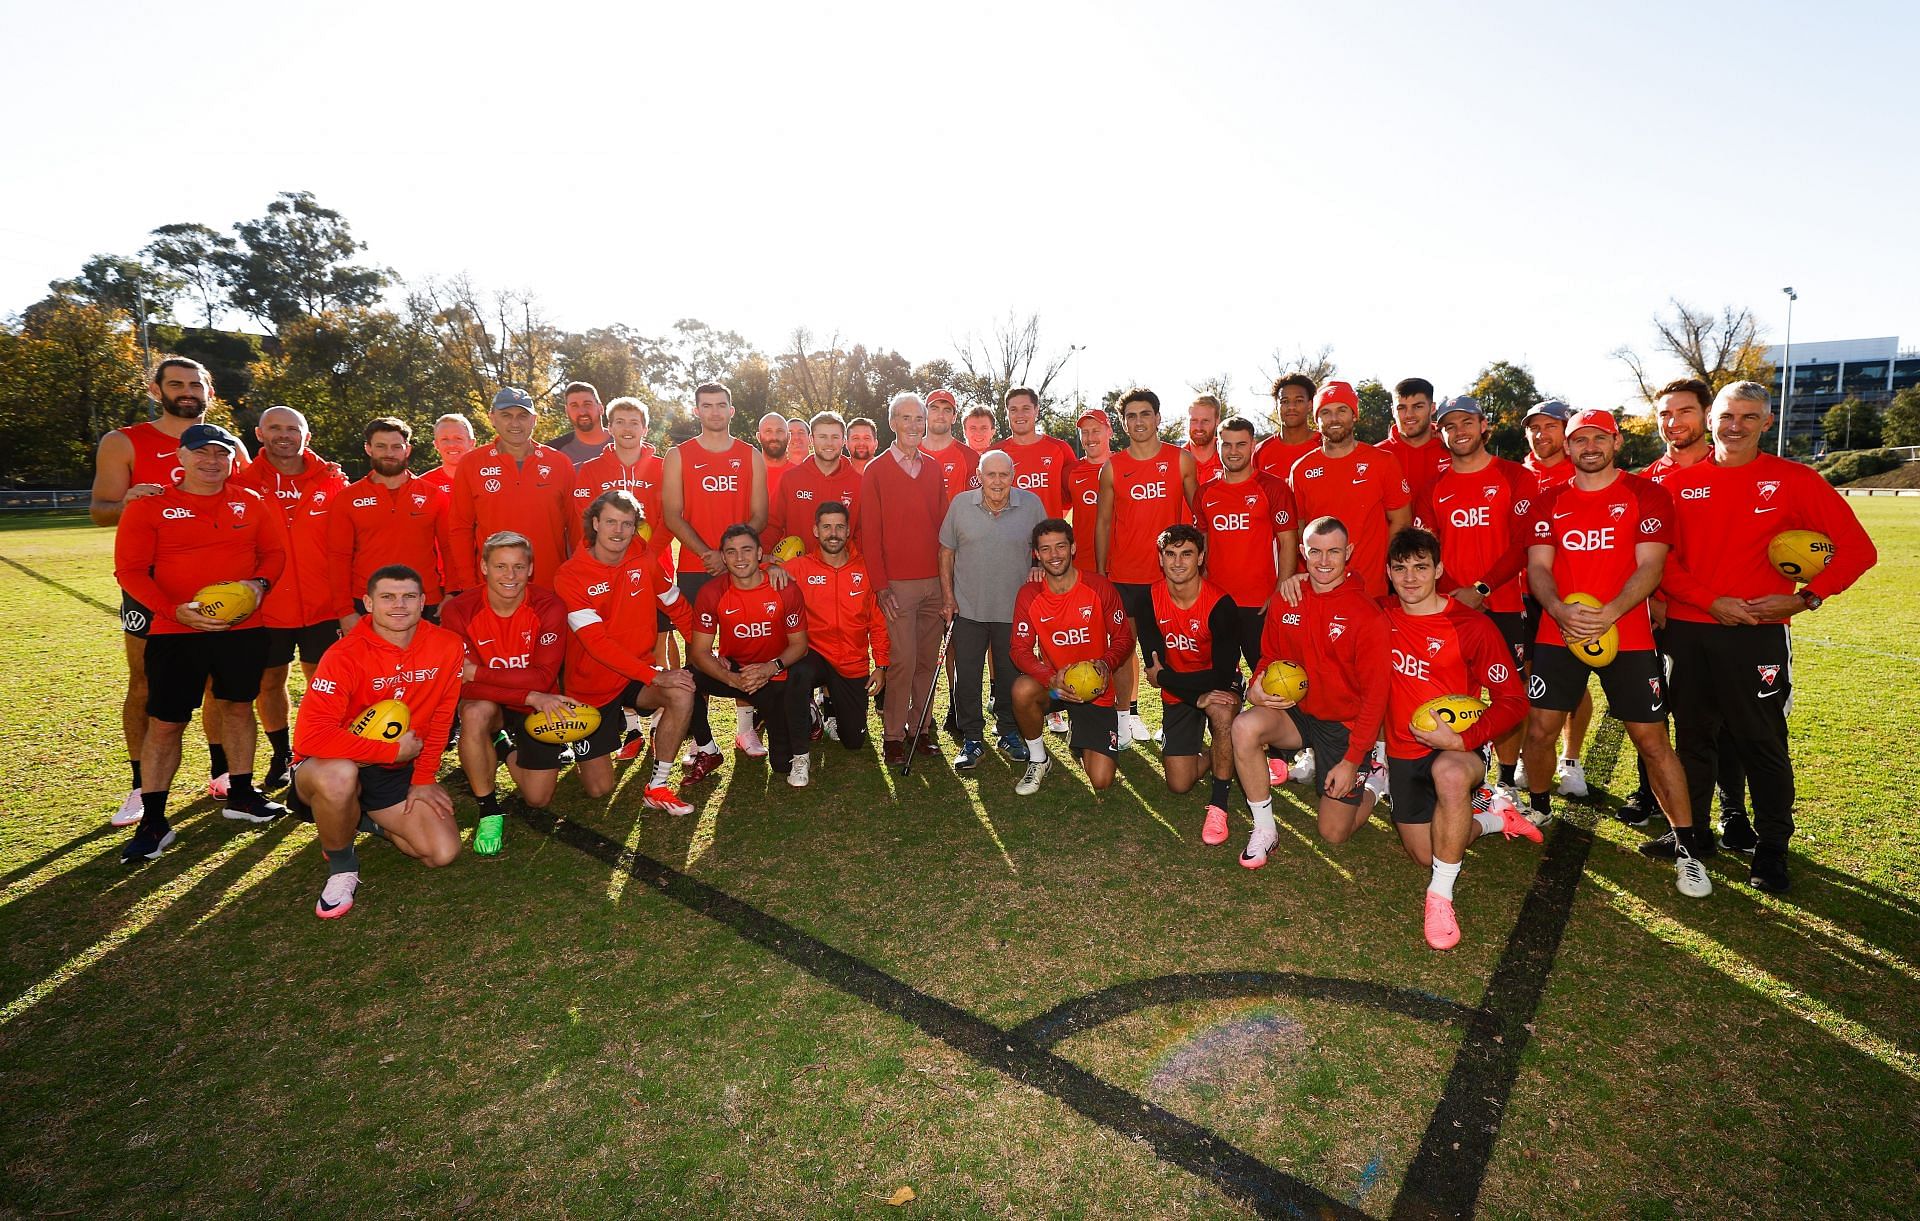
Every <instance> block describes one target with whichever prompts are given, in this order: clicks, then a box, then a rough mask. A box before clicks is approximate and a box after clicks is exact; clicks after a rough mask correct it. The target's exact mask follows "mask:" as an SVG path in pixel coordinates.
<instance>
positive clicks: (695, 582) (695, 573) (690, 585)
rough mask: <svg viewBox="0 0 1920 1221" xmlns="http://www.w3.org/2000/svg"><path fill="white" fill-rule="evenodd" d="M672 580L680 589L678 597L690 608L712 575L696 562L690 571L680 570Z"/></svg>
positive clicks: (711, 578)
mask: <svg viewBox="0 0 1920 1221" xmlns="http://www.w3.org/2000/svg"><path fill="white" fill-rule="evenodd" d="M696 558H697V557H696ZM673 580H674V583H675V584H676V585H678V586H679V587H680V596H681V597H683V598H685V599H686V600H687V604H688V605H689V606H691V605H692V604H693V600H694V599H695V598H698V597H699V596H700V589H701V587H702V586H704V585H705V584H706V583H707V582H708V581H711V580H713V574H712V573H710V572H708V571H707V570H706V568H705V567H704V566H701V565H700V564H698V563H697V562H696V564H695V565H694V567H693V568H691V569H685V568H683V569H681V570H680V571H679V572H678V573H677V574H675V576H674V578H673ZM669 622H671V620H669Z"/></svg>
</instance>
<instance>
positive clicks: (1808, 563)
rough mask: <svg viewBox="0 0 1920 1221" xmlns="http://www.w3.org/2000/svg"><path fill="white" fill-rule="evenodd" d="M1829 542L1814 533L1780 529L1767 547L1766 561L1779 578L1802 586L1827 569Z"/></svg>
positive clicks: (1831, 542)
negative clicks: (1787, 579) (1796, 582)
mask: <svg viewBox="0 0 1920 1221" xmlns="http://www.w3.org/2000/svg"><path fill="white" fill-rule="evenodd" d="M1832 559H1833V540H1832V539H1830V538H1828V537H1827V536H1826V535H1824V534H1822V533H1820V532H1819V531H1818V530H1782V531H1781V532H1780V533H1778V534H1776V535H1774V536H1773V541H1772V542H1770V543H1768V544H1767V560H1768V561H1769V562H1770V563H1771V564H1772V565H1773V570H1774V571H1775V572H1777V573H1779V574H1780V575H1781V576H1783V577H1787V578H1789V579H1791V580H1795V581H1799V582H1800V583H1802V584H1805V583H1806V582H1808V581H1811V580H1813V579H1814V578H1815V577H1817V576H1819V575H1820V574H1821V573H1822V572H1825V571H1826V569H1827V564H1828V562H1829V561H1831V560H1832Z"/></svg>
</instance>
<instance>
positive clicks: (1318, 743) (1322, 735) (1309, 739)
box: [1282, 707, 1367, 806]
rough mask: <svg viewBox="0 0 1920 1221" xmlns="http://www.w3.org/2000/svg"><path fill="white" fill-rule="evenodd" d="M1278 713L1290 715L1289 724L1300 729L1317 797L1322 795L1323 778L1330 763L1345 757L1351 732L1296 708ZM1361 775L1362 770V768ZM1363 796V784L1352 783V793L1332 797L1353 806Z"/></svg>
mask: <svg viewBox="0 0 1920 1221" xmlns="http://www.w3.org/2000/svg"><path fill="white" fill-rule="evenodd" d="M1282 715H1284V716H1287V717H1290V718H1292V720H1293V727H1294V728H1295V729H1296V730H1298V731H1299V732H1300V740H1301V741H1302V742H1304V743H1306V747H1307V749H1308V750H1310V751H1312V752H1313V767H1314V778H1315V781H1316V784H1315V787H1316V788H1317V789H1319V792H1320V795H1321V796H1323V797H1324V796H1326V794H1327V790H1326V788H1325V780H1326V776H1327V773H1328V772H1329V771H1332V770H1333V766H1334V764H1336V763H1338V762H1340V760H1342V759H1344V758H1346V757H1347V747H1348V745H1350V744H1351V743H1352V741H1353V731H1352V730H1350V729H1348V728H1347V727H1346V726H1345V725H1344V724H1342V723H1341V722H1339V721H1323V720H1321V719H1320V718H1319V717H1317V716H1313V715H1312V714H1310V713H1307V712H1304V711H1302V710H1301V709H1300V708H1298V707H1293V708H1288V709H1285V710H1284V711H1283V713H1282ZM1360 774H1361V776H1362V778H1364V777H1365V776H1366V772H1365V770H1364V769H1363V770H1362V771H1361V773H1360ZM1366 795H1367V786H1366V785H1364V784H1356V785H1355V786H1354V787H1353V792H1352V793H1350V794H1348V795H1347V796H1345V797H1335V798H1334V800H1335V801H1338V802H1341V803H1343V804H1345V805H1350V806H1357V805H1359V804H1360V802H1361V799H1362V798H1364V797H1365V796H1366Z"/></svg>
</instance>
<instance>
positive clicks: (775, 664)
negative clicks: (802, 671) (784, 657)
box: [773, 657, 787, 674]
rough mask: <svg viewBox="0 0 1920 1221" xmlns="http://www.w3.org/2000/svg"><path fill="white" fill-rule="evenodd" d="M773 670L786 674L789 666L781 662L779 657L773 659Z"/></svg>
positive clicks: (776, 672)
mask: <svg viewBox="0 0 1920 1221" xmlns="http://www.w3.org/2000/svg"><path fill="white" fill-rule="evenodd" d="M773 672H774V673H775V674H785V673H786V672H787V667H786V666H784V665H782V664H781V662H780V659H779V658H778V657H776V658H774V659H773Z"/></svg>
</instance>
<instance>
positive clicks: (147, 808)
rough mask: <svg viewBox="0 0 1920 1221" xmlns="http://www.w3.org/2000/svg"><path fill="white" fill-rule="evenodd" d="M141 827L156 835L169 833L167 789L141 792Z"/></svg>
mask: <svg viewBox="0 0 1920 1221" xmlns="http://www.w3.org/2000/svg"><path fill="white" fill-rule="evenodd" d="M140 829H141V830H142V831H152V832H153V833H154V834H155V835H165V834H166V833H167V790H165V789H161V790H160V791H159V792H157V793H142V794H140Z"/></svg>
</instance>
